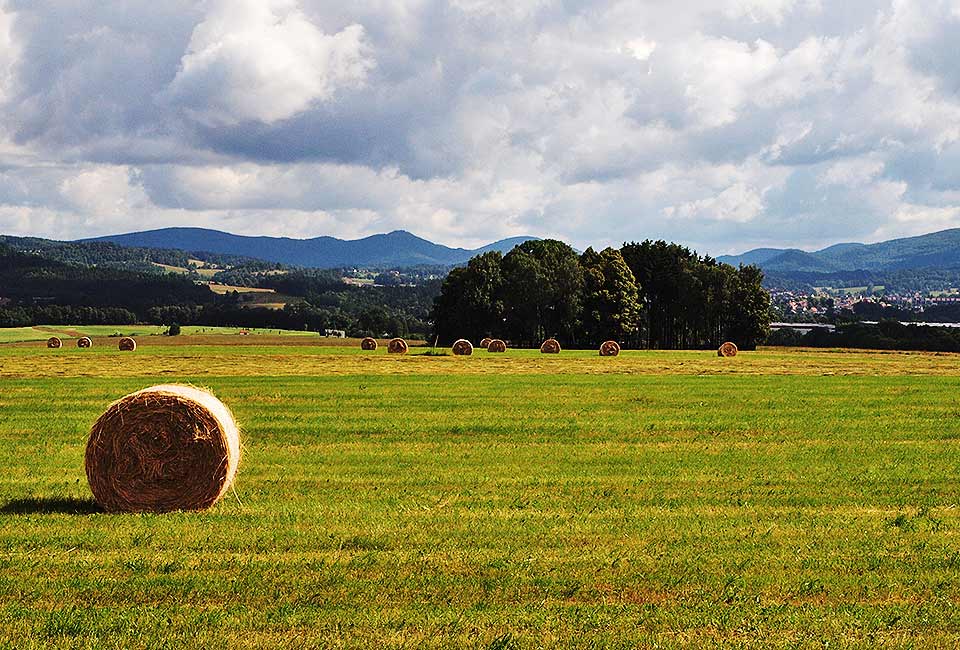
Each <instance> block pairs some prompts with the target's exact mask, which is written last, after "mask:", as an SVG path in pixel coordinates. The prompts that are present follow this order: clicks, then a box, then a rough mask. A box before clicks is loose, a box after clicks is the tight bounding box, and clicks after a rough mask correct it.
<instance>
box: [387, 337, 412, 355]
mask: <svg viewBox="0 0 960 650" xmlns="http://www.w3.org/2000/svg"><path fill="white" fill-rule="evenodd" d="M408 349H409V348H408V347H407V342H406V341H404V340H403V339H401V338H396V339H390V342H389V343H387V352H389V353H390V354H406V353H407V350H408Z"/></svg>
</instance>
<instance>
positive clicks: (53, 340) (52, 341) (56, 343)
mask: <svg viewBox="0 0 960 650" xmlns="http://www.w3.org/2000/svg"><path fill="white" fill-rule="evenodd" d="M47 347H48V348H50V349H51V350H59V349H60V348H62V347H63V341H61V340H60V337H57V336H51V337H50V338H48V339H47Z"/></svg>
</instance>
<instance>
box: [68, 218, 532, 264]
mask: <svg viewBox="0 0 960 650" xmlns="http://www.w3.org/2000/svg"><path fill="white" fill-rule="evenodd" d="M529 239H532V237H514V238H512V239H505V240H502V241H499V242H494V243H492V244H489V245H487V246H484V247H482V248H479V249H474V250H469V249H465V248H450V247H448V246H443V245H441V244H435V243H433V242H431V241H427V240H426V239H423V238H421V237H417V236H416V235H413V234H411V233H409V232H406V231H404V230H395V231H393V232H390V233H386V234H382V235H372V236H370V237H364V238H363V239H354V240H344V239H337V238H336V237H316V238H314V239H291V238H287V237H246V236H242V235H232V234H230V233H225V232H221V231H219V230H208V229H204V228H163V229H161V230H150V231H146V232H135V233H127V234H122V235H110V236H106V237H97V238H95V239H92V240H85V241H106V242H112V243H115V244H119V245H121V246H134V247H138V248H174V249H180V250H185V251H204V252H209V253H219V254H229V255H240V256H243V257H252V258H256V259H261V260H267V261H270V262H279V263H282V264H290V265H295V266H305V267H312V268H327V269H330V268H342V267H366V268H382V267H412V266H432V265H440V266H450V265H454V264H460V263H463V262H466V261H467V260H469V259H470V258H471V257H473V256H474V255H478V254H480V253H484V252H487V251H491V250H499V251H501V252H507V251H509V250H511V249H512V248H513V247H514V246H516V245H517V244H520V243H522V242H524V241H527V240H529Z"/></svg>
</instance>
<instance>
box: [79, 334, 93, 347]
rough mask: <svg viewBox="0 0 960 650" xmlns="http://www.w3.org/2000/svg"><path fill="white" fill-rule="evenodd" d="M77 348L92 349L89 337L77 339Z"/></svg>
mask: <svg viewBox="0 0 960 650" xmlns="http://www.w3.org/2000/svg"><path fill="white" fill-rule="evenodd" d="M77 347H78V348H82V349H86V348H92V347H93V341H92V340H90V337H89V336H82V337H80V338H78V339H77Z"/></svg>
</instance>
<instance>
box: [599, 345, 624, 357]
mask: <svg viewBox="0 0 960 650" xmlns="http://www.w3.org/2000/svg"><path fill="white" fill-rule="evenodd" d="M600 356H601V357H617V356H620V344H619V343H617V342H616V341H604V342H603V344H602V345H601V346H600Z"/></svg>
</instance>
